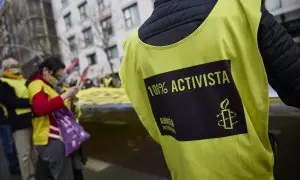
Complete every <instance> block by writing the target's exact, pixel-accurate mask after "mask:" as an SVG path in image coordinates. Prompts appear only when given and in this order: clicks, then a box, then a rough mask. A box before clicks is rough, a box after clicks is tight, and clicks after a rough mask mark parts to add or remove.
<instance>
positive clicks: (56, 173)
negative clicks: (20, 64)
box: [27, 57, 78, 180]
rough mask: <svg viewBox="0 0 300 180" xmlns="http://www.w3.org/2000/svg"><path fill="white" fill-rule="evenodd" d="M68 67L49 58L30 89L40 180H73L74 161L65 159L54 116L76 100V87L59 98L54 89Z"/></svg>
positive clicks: (31, 83) (55, 59) (33, 80)
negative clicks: (66, 101) (66, 104)
mask: <svg viewBox="0 0 300 180" xmlns="http://www.w3.org/2000/svg"><path fill="white" fill-rule="evenodd" d="M64 68H65V65H64V64H63V63H62V62H61V61H60V59H58V58H57V57H46V58H45V59H44V61H43V62H42V63H41V64H40V65H39V67H38V71H37V72H35V73H33V75H32V76H31V77H30V79H29V81H28V83H27V85H28V90H29V96H30V100H31V102H32V108H33V111H34V113H35V116H36V117H35V118H34V119H33V121H32V122H33V123H32V124H33V141H34V144H35V146H36V149H37V152H38V157H39V159H38V163H37V175H36V179H37V180H44V179H47V178H48V179H49V178H50V179H53V180H74V174H73V165H72V157H71V156H65V146H64V143H63V141H62V137H61V134H60V131H59V128H58V124H57V121H56V120H55V119H54V116H53V113H54V112H55V111H56V110H59V109H61V108H65V104H64V101H65V100H67V99H69V98H72V97H74V96H75V95H76V94H77V92H78V88H77V87H72V88H69V89H68V90H67V91H66V92H64V93H63V94H61V95H59V94H58V92H56V90H55V87H56V85H57V84H58V82H59V79H60V78H61V77H63V75H64Z"/></svg>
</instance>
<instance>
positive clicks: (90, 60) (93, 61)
mask: <svg viewBox="0 0 300 180" xmlns="http://www.w3.org/2000/svg"><path fill="white" fill-rule="evenodd" d="M86 58H87V59H88V63H89V65H95V64H97V56H96V53H93V54H90V55H88V56H86Z"/></svg>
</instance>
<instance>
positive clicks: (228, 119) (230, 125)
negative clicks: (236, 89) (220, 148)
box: [217, 98, 238, 130]
mask: <svg viewBox="0 0 300 180" xmlns="http://www.w3.org/2000/svg"><path fill="white" fill-rule="evenodd" d="M229 103H230V101H229V100H228V99H227V98H226V99H225V100H224V101H222V102H221V104H220V107H221V109H222V110H221V114H219V115H217V118H220V120H219V122H218V125H219V126H220V127H223V128H224V129H226V130H232V129H234V125H235V124H236V123H238V121H236V120H235V118H236V116H237V114H236V113H235V112H233V111H231V110H230V109H229V108H228V106H229Z"/></svg>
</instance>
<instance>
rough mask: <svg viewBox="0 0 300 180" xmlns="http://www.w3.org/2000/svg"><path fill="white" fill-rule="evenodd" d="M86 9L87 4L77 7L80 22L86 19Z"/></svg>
mask: <svg viewBox="0 0 300 180" xmlns="http://www.w3.org/2000/svg"><path fill="white" fill-rule="evenodd" d="M86 9H87V2H84V3H82V4H81V5H80V6H78V10H79V13H80V18H81V20H84V19H86V18H87V12H86Z"/></svg>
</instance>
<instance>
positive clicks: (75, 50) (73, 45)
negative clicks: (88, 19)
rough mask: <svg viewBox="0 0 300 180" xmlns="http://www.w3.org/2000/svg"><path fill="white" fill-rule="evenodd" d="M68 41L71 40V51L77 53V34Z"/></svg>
mask: <svg viewBox="0 0 300 180" xmlns="http://www.w3.org/2000/svg"><path fill="white" fill-rule="evenodd" d="M68 42H69V47H70V51H71V52H73V53H77V45H76V42H75V36H72V37H70V38H68Z"/></svg>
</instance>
